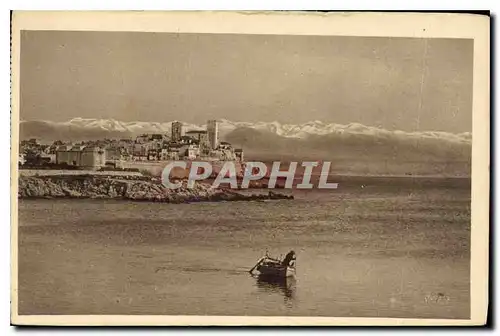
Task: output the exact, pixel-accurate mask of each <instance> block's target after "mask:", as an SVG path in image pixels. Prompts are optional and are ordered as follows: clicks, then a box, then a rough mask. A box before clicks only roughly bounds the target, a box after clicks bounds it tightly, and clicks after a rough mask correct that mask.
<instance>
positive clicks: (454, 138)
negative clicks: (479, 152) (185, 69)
mask: <svg viewBox="0 0 500 336" xmlns="http://www.w3.org/2000/svg"><path fill="white" fill-rule="evenodd" d="M218 121H219V132H220V134H221V137H222V138H223V137H224V136H225V135H226V134H229V133H231V132H232V131H234V130H236V129H239V128H250V129H255V130H258V131H264V132H268V133H272V134H275V135H278V136H281V137H285V138H297V139H305V138H308V137H310V136H314V135H316V136H321V135H329V134H336V135H340V136H341V135H346V136H347V135H364V136H368V137H376V138H392V137H396V138H407V139H411V138H416V139H423V138H424V139H434V140H443V141H446V142H452V143H460V144H470V143H471V141H472V134H471V133H470V132H465V133H458V134H456V133H448V132H436V131H427V132H404V131H397V130H396V131H390V130H386V129H383V128H377V127H372V126H365V125H362V124H359V123H351V124H347V125H341V124H336V123H325V122H322V121H318V120H315V121H310V122H306V123H303V124H282V123H279V122H277V121H274V122H235V121H230V120H227V119H220V120H218ZM171 123H172V121H169V122H145V121H130V122H125V121H119V120H115V119H91V118H74V119H71V120H68V121H65V122H53V121H21V124H20V126H21V139H22V138H28V137H46V136H54V137H56V136H61V137H63V138H64V137H67V136H70V137H73V136H71V134H72V133H73V134H74V136H78V135H80V136H81V137H85V136H86V135H87V134H88V136H90V137H95V136H100V135H101V134H102V135H104V136H106V135H107V136H115V137H117V136H120V135H123V136H135V135H139V134H143V133H170V130H171ZM205 127H206V125H205V124H200V125H196V124H190V123H184V128H185V130H199V129H205Z"/></svg>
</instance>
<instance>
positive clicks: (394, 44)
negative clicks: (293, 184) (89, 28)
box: [21, 27, 473, 132]
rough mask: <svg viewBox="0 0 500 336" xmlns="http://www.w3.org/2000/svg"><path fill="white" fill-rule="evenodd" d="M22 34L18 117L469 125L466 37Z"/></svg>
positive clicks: (452, 128) (456, 128)
mask: <svg viewBox="0 0 500 336" xmlns="http://www.w3.org/2000/svg"><path fill="white" fill-rule="evenodd" d="M395 29H397V27H395ZM21 38H22V40H21V41H22V42H21V43H22V44H21V119H23V120H40V119H44V120H53V121H66V120H68V119H71V118H75V117H83V118H114V119H117V120H123V121H135V120H138V121H159V122H166V121H172V120H174V119H179V120H182V121H186V122H193V123H204V122H205V120H206V119H211V118H226V119H230V120H234V121H274V120H277V121H279V122H282V123H302V122H307V121H311V120H322V121H325V122H336V123H342V124H344V123H350V122H359V123H362V124H365V125H370V126H379V127H383V128H386V129H392V130H394V129H401V130H406V131H414V130H421V131H424V130H441V131H449V132H464V131H471V127H472V58H473V41H472V40H460V39H432V40H427V41H426V40H423V39H413V38H365V37H329V36H325V37H322V36H278V35H274V36H273V35H219V34H170V33H130V32H35V31H25V32H23V33H22V36H21ZM422 80H423V81H422Z"/></svg>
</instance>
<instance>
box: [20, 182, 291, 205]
mask: <svg viewBox="0 0 500 336" xmlns="http://www.w3.org/2000/svg"><path fill="white" fill-rule="evenodd" d="M18 198H103V199H125V200H134V201H149V202H167V203H189V202H206V201H247V200H263V199H292V198H293V196H286V195H282V194H279V193H275V192H272V191H270V192H269V193H268V194H259V195H256V194H254V195H243V194H241V193H237V192H234V191H232V190H225V189H219V188H212V187H211V186H210V185H208V184H204V183H197V184H195V186H194V187H193V188H188V187H187V185H186V181H183V182H182V186H181V187H180V188H178V189H169V188H166V187H165V186H164V185H163V184H161V183H160V182H159V181H157V180H153V179H148V178H144V179H137V178H135V179H124V178H119V177H113V176H92V175H82V176H21V177H20V178H19V189H18Z"/></svg>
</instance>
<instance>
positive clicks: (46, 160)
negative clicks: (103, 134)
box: [19, 120, 244, 170]
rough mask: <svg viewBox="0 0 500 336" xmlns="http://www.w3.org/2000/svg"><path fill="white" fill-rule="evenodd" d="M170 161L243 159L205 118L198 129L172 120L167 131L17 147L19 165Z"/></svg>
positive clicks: (89, 166)
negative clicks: (202, 125)
mask: <svg viewBox="0 0 500 336" xmlns="http://www.w3.org/2000/svg"><path fill="white" fill-rule="evenodd" d="M173 160H204V161H237V162H243V160H244V157H243V150H242V149H240V148H234V147H233V146H232V145H231V144H230V143H228V142H224V141H220V140H219V129H218V123H217V120H208V122H207V126H206V129H201V130H188V131H186V130H185V128H184V125H183V123H182V122H179V121H174V122H172V126H171V132H170V134H161V133H160V134H142V135H139V136H137V137H136V138H135V139H132V138H126V139H102V140H92V141H90V140H89V141H79V142H63V141H61V140H55V141H53V142H52V143H50V144H46V143H45V144H42V143H40V142H39V141H38V139H29V140H23V141H21V142H20V148H19V165H20V167H21V168H35V167H36V168H49V169H50V168H54V169H85V170H114V169H117V170H119V169H121V170H137V169H140V167H145V168H146V169H147V167H151V164H152V163H162V162H165V161H173Z"/></svg>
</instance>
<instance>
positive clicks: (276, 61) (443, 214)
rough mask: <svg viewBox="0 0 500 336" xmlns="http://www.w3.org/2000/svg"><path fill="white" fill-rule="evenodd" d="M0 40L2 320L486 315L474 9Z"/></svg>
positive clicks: (45, 16) (79, 24) (483, 109)
mask: <svg viewBox="0 0 500 336" xmlns="http://www.w3.org/2000/svg"><path fill="white" fill-rule="evenodd" d="M12 27H13V29H12V49H11V50H12V112H11V113H12V114H11V115H12V117H11V123H12V148H11V155H12V159H11V161H12V163H11V165H12V174H13V175H12V178H11V179H12V181H11V183H12V186H11V189H12V190H11V192H12V218H13V220H12V263H13V265H12V282H13V287H12V309H13V310H12V323H14V324H18V325H26V324H28V325H41V324H51V325H153V324H154V325H228V324H229V325H394V324H400V325H401V324H408V325H479V324H484V323H485V321H486V312H487V305H488V302H487V300H488V293H487V288H488V244H489V242H488V234H489V233H488V228H489V189H488V188H489V162H490V161H489V160H490V159H489V130H490V125H489V113H490V112H489V17H487V16H480V15H470V14H432V13H428V14H425V13H420V14H415V13H413V14H412V13H405V14H403V13H350V14H342V13H323V14H319V13H318V14H314V13H300V12H296V13H294V12H290V13H272V12H271V13H267V14H265V13H260V14H259V13H244V12H242V13H236V12H225V13H220V12H178V13H174V12H121V13H119V12H45V13H42V12H15V13H14V15H13V18H12ZM107 316H108V317H107Z"/></svg>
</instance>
